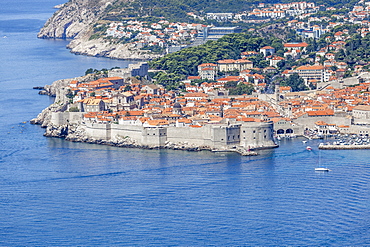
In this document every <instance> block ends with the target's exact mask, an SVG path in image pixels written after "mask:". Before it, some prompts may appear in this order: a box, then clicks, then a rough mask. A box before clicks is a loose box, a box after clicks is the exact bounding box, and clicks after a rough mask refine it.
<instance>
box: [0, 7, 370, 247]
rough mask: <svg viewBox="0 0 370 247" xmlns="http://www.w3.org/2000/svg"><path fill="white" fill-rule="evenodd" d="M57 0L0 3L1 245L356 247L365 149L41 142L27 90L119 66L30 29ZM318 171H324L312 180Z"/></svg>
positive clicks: (365, 218)
mask: <svg viewBox="0 0 370 247" xmlns="http://www.w3.org/2000/svg"><path fill="white" fill-rule="evenodd" d="M60 3H61V2H60V1H56V0H29V1H5V0H0V6H1V7H0V47H1V52H0V54H1V57H0V59H1V62H0V107H1V110H0V245H1V246H94V245H99V246H117V245H118V246H153V245H158V246H209V245H210V246H286V245H288V246H308V245H309V246H366V245H370V185H369V182H370V165H369V160H370V154H369V152H368V151H367V150H348V151H321V152H319V151H318V149H317V148H316V147H317V144H318V141H310V142H309V145H310V146H312V147H313V151H312V152H309V151H306V150H305V145H303V143H302V142H301V139H293V140H283V141H281V143H280V147H279V148H278V149H274V150H266V151H261V152H260V155H259V156H256V157H242V156H239V155H236V154H226V155H220V154H214V153H210V152H198V153H192V152H183V151H171V150H140V149H124V148H116V147H109V146H99V145H91V144H84V143H72V142H67V141H64V140H61V139H56V138H46V137H43V135H42V134H43V132H44V130H43V129H41V128H40V127H39V126H34V125H30V124H29V123H28V122H27V123H24V122H25V121H28V120H30V119H31V118H33V117H35V116H36V115H37V114H38V113H39V112H40V111H41V110H42V109H43V108H45V107H46V106H48V105H49V104H50V103H51V102H52V100H53V99H52V98H49V97H47V96H40V95H38V94H37V91H36V90H32V87H33V86H39V85H45V84H50V83H51V82H53V81H54V80H57V79H62V78H71V77H75V76H79V75H82V74H83V73H84V72H85V70H86V69H87V68H90V67H92V68H97V69H101V68H111V67H115V66H120V67H125V66H127V64H128V62H126V61H116V60H110V59H103V58H91V57H83V56H75V55H73V54H70V53H69V51H68V50H66V49H65V45H66V41H55V40H40V39H37V38H36V34H37V31H38V30H39V28H40V27H41V26H42V25H43V23H44V22H45V21H46V19H47V18H48V17H49V16H51V14H52V13H53V12H54V11H55V10H54V9H52V7H53V6H54V5H57V4H60ZM318 165H324V166H327V167H329V168H330V169H332V171H331V172H329V173H317V172H315V171H314V167H316V166H318Z"/></svg>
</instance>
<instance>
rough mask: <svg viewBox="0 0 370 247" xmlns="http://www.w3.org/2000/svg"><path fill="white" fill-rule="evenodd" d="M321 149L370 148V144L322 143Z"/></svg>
mask: <svg viewBox="0 0 370 247" xmlns="http://www.w3.org/2000/svg"><path fill="white" fill-rule="evenodd" d="M319 149H325V150H346V149H370V144H366V145H334V144H320V145H319Z"/></svg>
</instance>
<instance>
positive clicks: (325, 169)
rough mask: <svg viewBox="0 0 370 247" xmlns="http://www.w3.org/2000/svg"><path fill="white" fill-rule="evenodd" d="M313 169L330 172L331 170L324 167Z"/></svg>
mask: <svg viewBox="0 0 370 247" xmlns="http://www.w3.org/2000/svg"><path fill="white" fill-rule="evenodd" d="M315 171H316V172H330V171H331V170H330V169H329V168H326V167H317V168H315Z"/></svg>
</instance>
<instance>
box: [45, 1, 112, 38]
mask: <svg viewBox="0 0 370 247" xmlns="http://www.w3.org/2000/svg"><path fill="white" fill-rule="evenodd" d="M109 4H110V1H109V0H70V1H69V2H67V3H66V4H64V5H63V6H62V7H61V8H60V9H59V10H58V11H56V12H55V13H54V15H53V16H52V17H51V18H50V19H49V20H48V21H47V22H46V24H45V25H44V27H43V28H42V29H41V30H40V32H39V34H38V37H39V38H62V39H65V38H75V37H77V36H79V35H82V36H83V35H84V34H85V33H86V32H88V31H89V30H90V27H91V25H92V24H94V23H95V22H96V21H97V20H99V19H100V18H101V17H102V15H103V14H104V10H105V9H106V7H107V6H108V5H109Z"/></svg>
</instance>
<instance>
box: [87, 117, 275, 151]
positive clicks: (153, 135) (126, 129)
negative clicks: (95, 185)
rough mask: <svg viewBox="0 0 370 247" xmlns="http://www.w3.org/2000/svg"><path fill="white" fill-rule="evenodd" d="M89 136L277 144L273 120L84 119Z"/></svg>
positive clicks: (199, 143)
mask: <svg viewBox="0 0 370 247" xmlns="http://www.w3.org/2000/svg"><path fill="white" fill-rule="evenodd" d="M85 126H86V135H87V137H89V138H94V139H101V140H106V141H107V140H110V139H114V138H115V137H117V136H120V137H130V138H132V139H134V140H136V141H137V142H138V143H139V144H141V145H150V146H165V145H166V143H167V142H172V143H181V142H183V143H184V142H185V143H187V144H190V145H196V146H208V147H211V148H222V147H225V148H230V147H235V146H243V147H245V148H268V147H276V145H275V143H274V141H273V123H272V122H271V123H255V122H252V123H244V124H243V125H241V124H237V125H230V126H227V125H205V126H203V127H199V128H190V127H142V126H135V125H122V124H97V123H86V124H85Z"/></svg>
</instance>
